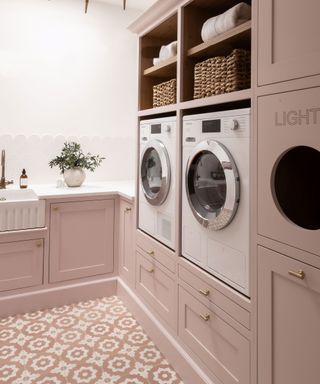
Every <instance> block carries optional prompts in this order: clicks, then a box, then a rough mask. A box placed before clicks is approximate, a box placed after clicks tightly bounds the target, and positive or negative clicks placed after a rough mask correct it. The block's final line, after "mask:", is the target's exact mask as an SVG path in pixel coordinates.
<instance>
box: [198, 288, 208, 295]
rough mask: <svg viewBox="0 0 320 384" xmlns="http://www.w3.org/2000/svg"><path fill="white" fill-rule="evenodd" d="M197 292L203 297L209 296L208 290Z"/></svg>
mask: <svg viewBox="0 0 320 384" xmlns="http://www.w3.org/2000/svg"><path fill="white" fill-rule="evenodd" d="M199 292H200V293H201V295H203V296H209V295H210V291H209V289H199Z"/></svg>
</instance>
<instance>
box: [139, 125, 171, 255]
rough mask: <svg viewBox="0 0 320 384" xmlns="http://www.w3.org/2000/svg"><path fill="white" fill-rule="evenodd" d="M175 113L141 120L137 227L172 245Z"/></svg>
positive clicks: (169, 245)
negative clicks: (169, 115)
mask: <svg viewBox="0 0 320 384" xmlns="http://www.w3.org/2000/svg"><path fill="white" fill-rule="evenodd" d="M175 153H176V117H166V118H159V119H152V120H143V121H141V122H140V159H139V201H138V227H139V228H140V229H141V230H142V231H144V232H146V233H147V234H149V235H151V236H152V237H154V238H155V239H157V240H158V241H160V242H161V243H163V244H165V245H167V246H168V247H170V248H171V249H175V244H176V242H175V220H174V218H175V214H176V212H175V208H176V204H175V202H176V196H175V163H176V156H175Z"/></svg>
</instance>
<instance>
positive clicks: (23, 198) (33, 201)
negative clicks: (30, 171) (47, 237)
mask: <svg viewBox="0 0 320 384" xmlns="http://www.w3.org/2000/svg"><path fill="white" fill-rule="evenodd" d="M44 225H45V201H44V200H39V198H38V196H37V195H36V193H35V192H34V191H33V190H32V189H5V190H0V231H1V232H3V231H12V230H20V229H30V228H38V227H44Z"/></svg>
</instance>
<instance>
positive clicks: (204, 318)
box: [199, 313, 210, 321]
mask: <svg viewBox="0 0 320 384" xmlns="http://www.w3.org/2000/svg"><path fill="white" fill-rule="evenodd" d="M199 316H200V317H201V319H202V320H204V321H209V320H210V315H209V314H208V313H206V314H205V315H203V314H202V313H200V315H199Z"/></svg>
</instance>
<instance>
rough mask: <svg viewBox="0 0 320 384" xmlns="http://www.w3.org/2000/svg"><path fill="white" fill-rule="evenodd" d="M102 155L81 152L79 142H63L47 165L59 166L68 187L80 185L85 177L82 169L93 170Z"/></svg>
mask: <svg viewBox="0 0 320 384" xmlns="http://www.w3.org/2000/svg"><path fill="white" fill-rule="evenodd" d="M104 159H105V158H104V157H101V156H100V155H92V154H91V153H90V152H89V153H87V154H86V155H85V154H84V153H83V151H82V149H81V146H80V144H79V143H76V142H74V141H72V142H65V143H64V145H63V148H62V150H61V154H60V156H56V157H55V158H54V159H52V160H51V161H50V162H49V166H50V167H51V168H52V167H55V166H57V167H59V169H60V171H61V173H62V174H63V177H64V181H65V182H66V184H67V185H68V187H80V186H81V184H82V183H83V182H84V179H85V177H86V174H85V171H84V169H88V170H89V171H91V172H93V171H94V170H95V169H96V168H97V167H99V165H100V164H101V162H102V160H104Z"/></svg>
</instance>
